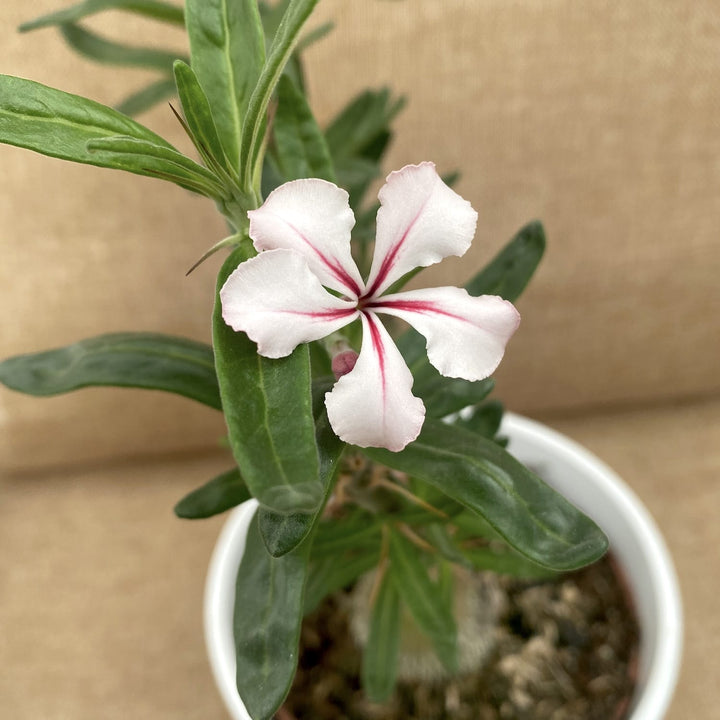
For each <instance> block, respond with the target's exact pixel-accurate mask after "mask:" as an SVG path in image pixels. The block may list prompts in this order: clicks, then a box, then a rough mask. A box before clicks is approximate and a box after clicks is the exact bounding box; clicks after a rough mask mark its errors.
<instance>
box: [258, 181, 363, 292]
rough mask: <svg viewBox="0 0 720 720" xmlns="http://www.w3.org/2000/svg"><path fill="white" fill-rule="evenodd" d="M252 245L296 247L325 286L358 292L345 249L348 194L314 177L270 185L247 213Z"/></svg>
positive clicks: (352, 218) (360, 283)
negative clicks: (264, 198)
mask: <svg viewBox="0 0 720 720" xmlns="http://www.w3.org/2000/svg"><path fill="white" fill-rule="evenodd" d="M248 217H249V218H250V230H249V234H250V237H251V238H252V239H253V243H254V245H255V249H256V250H258V252H259V251H262V250H275V249H277V248H287V249H290V250H295V251H297V252H299V253H300V254H301V255H302V256H303V257H304V258H305V259H306V260H307V263H308V265H309V266H310V269H311V270H312V271H313V272H314V273H315V275H317V276H318V278H320V282H321V283H322V284H323V285H325V286H326V287H329V288H332V289H333V290H337V291H338V292H341V293H345V294H347V295H348V296H349V297H352V298H357V297H359V296H360V295H361V294H362V292H363V290H364V288H365V285H364V284H363V281H362V278H361V277H360V272H359V270H358V269H357V265H355V261H354V260H353V259H352V255H351V254H350V231H351V230H352V228H353V225H354V224H355V216H354V215H353V212H352V210H351V209H350V205H349V204H348V194H347V193H346V192H345V190H342V189H341V188H339V187H338V186H337V185H333V184H332V183H330V182H327V181H325V180H318V179H316V178H310V179H303V180H293V181H291V182H287V183H285V184H284V185H281V186H280V187H278V188H276V189H275V190H273V191H272V192H271V193H270V195H268V197H267V199H266V200H265V202H264V203H263V205H262V206H261V207H260V208H258V209H257V210H251V211H250V212H249V213H248Z"/></svg>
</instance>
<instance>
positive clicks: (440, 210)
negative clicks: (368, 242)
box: [367, 162, 477, 297]
mask: <svg viewBox="0 0 720 720" xmlns="http://www.w3.org/2000/svg"><path fill="white" fill-rule="evenodd" d="M378 197H379V198H380V204H381V207H380V210H379V211H378V215H377V237H376V240H375V255H374V257H373V263H372V268H371V269H370V277H369V278H368V282H367V288H368V292H367V295H369V296H372V297H378V295H380V294H381V293H382V292H383V291H385V290H387V288H389V287H390V285H392V284H393V283H394V282H395V281H396V280H398V279H399V278H401V277H402V276H403V275H405V273H408V272H410V270H412V269H414V268H416V267H427V266H428V265H432V264H434V263H436V262H440V260H442V259H443V258H445V257H447V256H448V255H458V256H460V255H463V254H464V253H465V251H466V250H467V249H468V248H469V247H470V243H471V241H472V239H473V236H474V235H475V225H476V224H477V213H476V212H475V210H473V208H472V206H471V205H470V203H469V202H468V201H467V200H463V198H461V197H460V196H459V195H458V194H457V193H456V192H454V191H453V190H451V189H450V188H449V187H448V186H447V185H446V184H445V183H444V182H443V181H442V180H441V179H440V176H439V175H438V174H437V172H436V171H435V165H434V163H431V162H424V163H421V164H420V165H406V166H405V167H404V168H403V169H402V170H398V171H396V172H393V173H390V175H388V177H387V182H386V183H385V185H384V186H383V187H382V188H381V189H380V193H379V195H378Z"/></svg>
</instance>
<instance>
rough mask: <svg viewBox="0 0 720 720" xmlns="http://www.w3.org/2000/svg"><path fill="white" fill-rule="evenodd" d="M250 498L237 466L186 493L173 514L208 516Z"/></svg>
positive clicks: (189, 517) (198, 517) (194, 516)
mask: <svg viewBox="0 0 720 720" xmlns="http://www.w3.org/2000/svg"><path fill="white" fill-rule="evenodd" d="M249 499H250V491H249V490H248V489H247V485H246V484H245V483H244V482H243V479H242V477H241V476H240V471H239V470H238V469H237V468H233V469H232V470H228V471H227V472H224V473H222V475H218V476H217V477H215V478H213V479H212V480H210V482H207V483H205V485H202V486H201V487H199V488H197V489H196V490H193V491H192V492H191V493H189V494H188V495H186V496H185V497H184V498H183V499H182V500H181V501H180V502H179V503H178V504H177V505H175V508H174V509H175V514H176V515H177V516H178V517H180V518H185V519H187V520H196V519H200V518H209V517H212V516H213V515H218V514H220V513H223V512H225V511H226V510H229V509H230V508H234V507H235V506H236V505H240V503H243V502H245V501H246V500H249Z"/></svg>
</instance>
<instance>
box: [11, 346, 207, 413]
mask: <svg viewBox="0 0 720 720" xmlns="http://www.w3.org/2000/svg"><path fill="white" fill-rule="evenodd" d="M0 382H2V383H4V384H5V385H7V387H9V388H11V389H13V390H17V391H19V392H23V393H27V394H29V395H39V396H45V395H58V394H60V393H66V392H70V391H72V390H78V389H79V388H84V387H91V386H97V385H111V386H116V387H137V388H145V389H148V390H164V391H166V392H171V393H176V394H178V395H184V396H185V397H188V398H191V399H193V400H197V401H198V402H201V403H203V404H205V405H208V406H210V407H212V408H215V409H217V410H219V409H220V408H221V405H220V394H219V391H218V384H217V379H216V378H215V367H214V363H213V352H212V348H210V346H208V345H203V344H202V343H198V342H194V341H192V340H185V339H184V338H176V337H170V336H168V335H157V334H154V333H114V334H110V335H100V336H99V337H95V338H90V339H88V340H81V341H80V342H77V343H74V344H73V345H68V346H67V347H64V348H59V349H57V350H48V351H46V352H41V353H35V354H32V355H20V356H18V357H13V358H9V359H7V360H5V361H3V362H2V363H0Z"/></svg>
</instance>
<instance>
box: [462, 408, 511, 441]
mask: <svg viewBox="0 0 720 720" xmlns="http://www.w3.org/2000/svg"><path fill="white" fill-rule="evenodd" d="M503 412H504V408H503V404H502V403H501V402H498V401H497V400H493V401H491V402H487V403H484V404H483V405H480V406H479V407H477V408H475V409H474V410H473V411H472V413H471V414H470V415H468V416H467V417H459V418H458V419H457V420H455V422H454V424H455V425H459V426H460V427H463V428H465V429H466V430H470V431H471V432H474V433H477V434H478V435H482V436H483V437H486V438H489V439H491V440H492V439H493V438H494V437H495V435H497V432H498V430H499V429H500V423H501V422H502V417H503Z"/></svg>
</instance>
